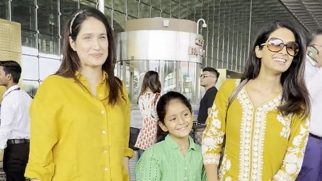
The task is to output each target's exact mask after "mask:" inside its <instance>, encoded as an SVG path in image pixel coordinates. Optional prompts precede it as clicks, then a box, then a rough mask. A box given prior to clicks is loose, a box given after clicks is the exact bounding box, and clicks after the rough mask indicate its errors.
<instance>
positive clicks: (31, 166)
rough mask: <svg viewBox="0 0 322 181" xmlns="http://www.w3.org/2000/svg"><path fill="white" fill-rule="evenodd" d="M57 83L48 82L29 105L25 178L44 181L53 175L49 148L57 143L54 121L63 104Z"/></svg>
mask: <svg viewBox="0 0 322 181" xmlns="http://www.w3.org/2000/svg"><path fill="white" fill-rule="evenodd" d="M57 83H58V82H57V79H56V78H53V77H51V76H50V77H49V78H47V79H46V80H45V81H44V82H43V83H42V84H41V85H40V87H39V89H38V91H37V94H36V96H35V98H34V100H33V102H32V104H31V108H30V118H31V125H30V129H31V131H30V153H29V160H28V164H27V167H26V171H25V176H26V177H28V178H33V179H39V180H42V181H47V180H51V179H52V177H53V175H54V170H55V166H54V162H53V152H52V148H53V147H54V145H55V144H56V143H57V141H58V136H57V135H58V127H57V118H58V115H59V112H61V109H62V107H61V105H62V104H63V103H62V101H63V100H64V97H62V95H61V94H60V92H61V90H59V88H58V87H61V86H60V85H57Z"/></svg>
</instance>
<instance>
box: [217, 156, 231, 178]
mask: <svg viewBox="0 0 322 181" xmlns="http://www.w3.org/2000/svg"><path fill="white" fill-rule="evenodd" d="M226 156H227V155H224V157H223V160H222V165H221V167H220V169H219V180H223V178H225V175H226V173H227V172H228V171H229V170H230V167H231V162H230V160H229V159H227V157H226ZM229 178H230V177H226V178H225V180H227V179H229ZM230 179H231V178H230Z"/></svg>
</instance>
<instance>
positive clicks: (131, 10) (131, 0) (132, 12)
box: [127, 0, 138, 17]
mask: <svg viewBox="0 0 322 181" xmlns="http://www.w3.org/2000/svg"><path fill="white" fill-rule="evenodd" d="M127 13H128V15H129V16H132V17H138V2H137V1H136V0H128V1H127Z"/></svg>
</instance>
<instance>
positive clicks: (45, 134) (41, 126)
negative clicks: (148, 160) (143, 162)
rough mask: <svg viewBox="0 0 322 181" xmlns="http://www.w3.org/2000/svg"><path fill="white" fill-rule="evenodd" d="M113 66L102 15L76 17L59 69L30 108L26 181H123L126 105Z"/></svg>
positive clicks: (110, 34) (93, 12)
mask: <svg viewBox="0 0 322 181" xmlns="http://www.w3.org/2000/svg"><path fill="white" fill-rule="evenodd" d="M114 65H115V45H114V40H113V31H112V29H111V27H110V25H109V23H108V21H107V19H106V17H105V15H104V14H103V13H101V12H100V11H98V10H96V9H93V8H87V9H82V10H79V11H77V12H76V13H75V14H74V15H73V16H72V18H71V19H70V20H69V21H68V24H67V27H66V29H65V36H64V48H63V61H62V64H61V66H60V68H59V70H58V71H57V72H56V74H55V75H51V76H49V77H48V78H46V79H45V80H44V81H43V83H42V84H41V85H40V87H39V89H38V91H37V93H36V96H35V98H34V101H33V102H32V106H31V110H30V113H31V142H30V155H29V162H28V165H27V168H26V173H25V175H26V176H27V177H28V178H31V179H32V180H40V181H49V180H52V181H63V180H66V181H67V180H75V179H76V180H79V181H89V180H97V181H99V180H104V181H107V180H109V181H111V180H113V181H114V180H122V181H123V180H128V171H127V168H128V157H130V156H132V154H133V151H132V150H131V149H130V148H129V147H128V142H129V130H130V124H129V121H130V103H129V100H128V94H127V92H126V90H125V85H123V84H122V82H121V81H120V80H119V79H118V78H117V77H115V76H114Z"/></svg>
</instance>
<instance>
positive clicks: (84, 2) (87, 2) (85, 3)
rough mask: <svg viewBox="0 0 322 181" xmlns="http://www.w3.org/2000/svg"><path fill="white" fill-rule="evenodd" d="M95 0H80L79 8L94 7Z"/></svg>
mask: <svg viewBox="0 0 322 181" xmlns="http://www.w3.org/2000/svg"><path fill="white" fill-rule="evenodd" d="M96 4H97V2H96V0H80V9H83V8H86V7H93V8H95V7H96Z"/></svg>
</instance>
